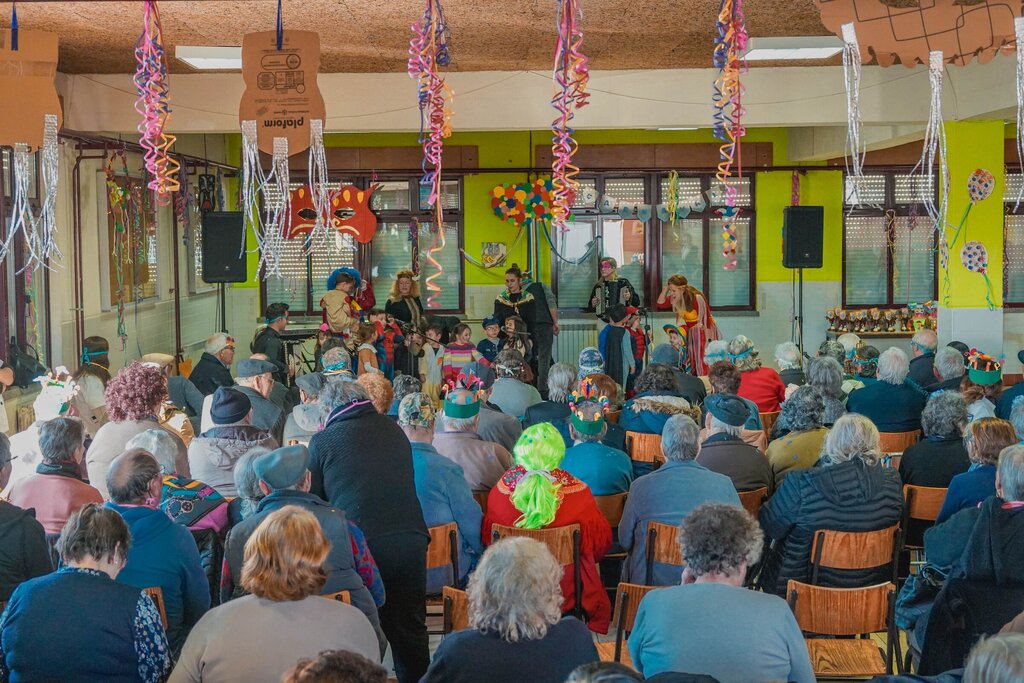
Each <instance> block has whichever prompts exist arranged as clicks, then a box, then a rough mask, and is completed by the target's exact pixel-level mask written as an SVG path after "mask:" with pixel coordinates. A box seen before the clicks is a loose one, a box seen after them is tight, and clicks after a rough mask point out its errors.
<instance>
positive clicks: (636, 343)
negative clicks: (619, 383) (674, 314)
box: [626, 306, 651, 391]
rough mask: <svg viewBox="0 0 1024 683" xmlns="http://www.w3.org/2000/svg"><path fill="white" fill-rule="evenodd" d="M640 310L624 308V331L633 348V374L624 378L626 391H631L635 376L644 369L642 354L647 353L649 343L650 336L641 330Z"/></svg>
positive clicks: (629, 307) (631, 307)
mask: <svg viewBox="0 0 1024 683" xmlns="http://www.w3.org/2000/svg"><path fill="white" fill-rule="evenodd" d="M639 313H640V309H638V308H635V307H633V306H627V307H626V316H627V317H626V329H627V330H629V337H630V341H631V344H632V346H633V364H634V368H633V372H631V373H630V374H629V377H628V378H626V390H627V391H632V390H633V382H635V381H636V378H637V375H639V374H640V373H641V372H643V369H644V354H645V353H646V352H647V345H648V344H649V343H650V341H651V337H650V335H649V334H648V333H647V332H646V331H645V330H644V329H643V321H642V320H641V319H640V315H639Z"/></svg>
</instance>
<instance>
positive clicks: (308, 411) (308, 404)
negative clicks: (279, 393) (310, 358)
mask: <svg viewBox="0 0 1024 683" xmlns="http://www.w3.org/2000/svg"><path fill="white" fill-rule="evenodd" d="M326 383H327V379H326V378H325V377H324V376H323V374H322V373H319V372H309V373H306V374H305V375H299V376H298V377H296V378H295V386H297V387H298V388H299V400H300V401H301V403H299V405H297V406H295V408H294V409H292V412H291V413H289V414H288V418H287V419H286V420H285V423H284V442H283V443H284V445H286V446H287V445H289V444H291V442H292V441H297V442H299V443H303V444H307V445H308V444H309V440H310V438H312V436H313V435H314V434H316V433H317V432H318V431H320V421H321V420H322V419H323V417H324V416H323V406H321V405H320V400H319V399H320V392H321V391H322V390H323V388H324V384H326Z"/></svg>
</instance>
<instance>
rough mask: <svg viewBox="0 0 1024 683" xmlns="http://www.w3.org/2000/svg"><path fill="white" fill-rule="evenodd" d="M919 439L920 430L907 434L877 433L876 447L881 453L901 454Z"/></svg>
mask: <svg viewBox="0 0 1024 683" xmlns="http://www.w3.org/2000/svg"><path fill="white" fill-rule="evenodd" d="M920 438H921V430H920V429H914V430H912V431H909V432H879V434H878V445H879V450H880V451H882V452H883V453H902V452H903V451H905V450H907V448H909V447H910V446H913V445H914V444H915V443H917V442H918V441H919V440H920Z"/></svg>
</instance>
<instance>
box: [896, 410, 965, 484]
mask: <svg viewBox="0 0 1024 683" xmlns="http://www.w3.org/2000/svg"><path fill="white" fill-rule="evenodd" d="M921 427H922V429H923V430H924V438H923V439H922V440H921V441H919V442H918V443H915V444H914V445H913V446H910V447H909V448H907V449H906V450H905V451H903V457H902V458H901V459H900V479H901V480H902V481H903V483H904V484H913V485H914V486H931V487H934V488H943V489H944V488H946V487H948V486H949V482H950V481H952V479H953V477H955V476H956V475H958V474H961V473H963V472H966V471H967V469H968V468H969V467H970V466H971V461H970V460H969V459H968V457H967V448H966V446H964V438H963V435H964V428H966V427H967V404H966V403H964V397H963V396H961V395H960V394H958V393H955V392H952V391H943V392H941V393H936V394H932V395H931V397H929V399H928V404H927V405H925V407H924V411H923V412H922V413H921Z"/></svg>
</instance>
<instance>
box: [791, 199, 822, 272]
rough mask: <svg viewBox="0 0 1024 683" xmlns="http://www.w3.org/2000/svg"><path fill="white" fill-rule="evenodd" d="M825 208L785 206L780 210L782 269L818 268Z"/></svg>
mask: <svg viewBox="0 0 1024 683" xmlns="http://www.w3.org/2000/svg"><path fill="white" fill-rule="evenodd" d="M824 234H825V207H823V206H787V207H786V208H784V209H783V210H782V265H783V266H785V267H786V268H821V266H822V262H821V259H822V247H823V242H824Z"/></svg>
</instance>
